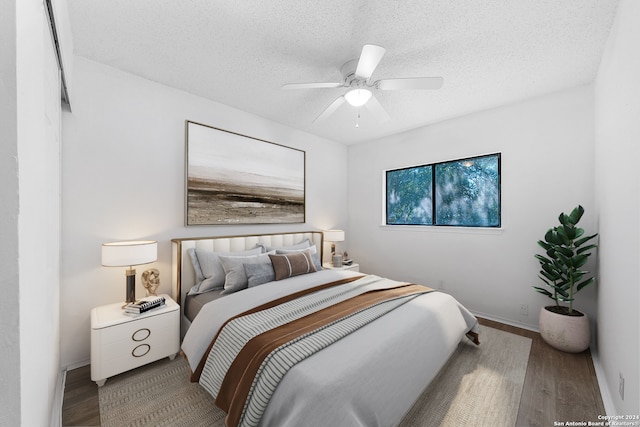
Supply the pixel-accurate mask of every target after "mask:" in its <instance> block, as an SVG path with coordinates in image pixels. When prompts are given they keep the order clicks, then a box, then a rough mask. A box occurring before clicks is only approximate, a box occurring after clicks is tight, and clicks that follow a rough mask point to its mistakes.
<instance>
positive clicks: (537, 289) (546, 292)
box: [533, 286, 555, 299]
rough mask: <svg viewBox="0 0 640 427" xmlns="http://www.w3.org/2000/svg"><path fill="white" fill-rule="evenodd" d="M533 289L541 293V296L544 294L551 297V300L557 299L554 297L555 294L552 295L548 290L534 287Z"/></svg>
mask: <svg viewBox="0 0 640 427" xmlns="http://www.w3.org/2000/svg"><path fill="white" fill-rule="evenodd" d="M533 289H535V290H536V291H538V292H540V293H541V294H543V295H546V296H548V297H549V298H551V299H555V298H554V297H553V294H552V293H551V292H549V291H548V290H546V289H543V288H538V287H537V286H534V287H533Z"/></svg>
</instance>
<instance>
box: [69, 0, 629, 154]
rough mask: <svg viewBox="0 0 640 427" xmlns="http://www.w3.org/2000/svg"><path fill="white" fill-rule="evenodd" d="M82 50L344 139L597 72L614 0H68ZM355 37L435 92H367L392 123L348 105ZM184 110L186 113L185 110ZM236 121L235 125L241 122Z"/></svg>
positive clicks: (387, 67)
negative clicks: (311, 85)
mask: <svg viewBox="0 0 640 427" xmlns="http://www.w3.org/2000/svg"><path fill="white" fill-rule="evenodd" d="M68 2H69V12H70V17H71V26H72V32H73V42H74V47H75V53H76V54H77V55H80V56H83V57H86V58H89V59H92V60H95V61H98V62H101V63H104V64H107V65H110V66H113V67H116V68H119V69H122V70H124V71H127V72H130V73H133V74H136V75H139V76H142V77H145V78H147V79H149V80H153V81H156V82H159V83H163V84H165V85H168V86H172V87H175V88H178V89H182V90H184V91H187V92H190V93H193V94H196V95H199V96H202V97H204V98H209V99H212V100H215V101H217V102H220V103H223V104H226V105H229V106H232V107H235V108H238V109H240V110H243V111H247V112H250V113H253V114H256V115H258V116H262V117H265V118H268V119H271V120H274V121H276V122H280V123H283V124H285V125H288V126H291V127H294V128H298V129H301V130H304V131H306V132H309V133H312V134H316V135H319V136H322V137H325V138H328V139H331V140H335V141H340V142H344V143H347V144H351V143H357V142H362V141H367V140H371V139H375V138H378V137H381V136H385V135H390V134H394V133H397V132H401V131H404V130H409V129H413V128H416V127H420V126H424V125H426V124H430V123H434V122H437V121H441V120H445V119H448V118H452V117H456V116H460V115H463V114H467V113H470V112H473V111H478V110H482V109H487V108H491V107H496V106H499V105H503V104H507V103H511V102H515V101H518V100H521V99H524V98H528V97H532V96H536V95H542V94H545V93H550V92H554V91H557V90H561V89H564V88H569V87H574V86H578V85H582V84H586V83H589V82H591V81H593V79H594V78H595V75H596V72H597V69H598V64H599V63H600V58H601V55H602V51H603V48H604V44H605V41H606V39H607V36H608V34H609V30H610V28H611V24H612V22H613V18H614V14H615V10H616V7H617V4H618V0H482V1H478V0H357V1H345V0H340V1H338V0H322V1H317V0H304V1H303V0H273V1H250V0H235V1H232V0H228V1H226V0H225V1H222V0H191V1H179V0H135V1H132V0H109V1H105V0H68ZM364 44H377V45H380V46H383V47H385V48H386V49H387V53H386V55H385V56H384V57H383V58H382V61H381V63H380V65H379V66H378V68H377V69H376V71H375V73H374V75H373V78H372V80H378V79H384V78H394V77H417V76H442V77H444V86H443V87H442V88H441V89H440V90H437V91H428V90H424V91H417V90H416V91H412V90H403V91H384V92H382V91H376V92H375V93H374V95H375V96H376V97H377V98H378V100H379V101H380V103H381V104H382V105H383V107H384V108H385V110H386V111H387V113H388V114H389V115H390V116H391V120H388V121H386V122H383V123H378V122H376V121H375V120H374V118H373V117H371V115H370V114H369V113H368V111H367V110H366V109H361V118H360V126H359V127H358V128H356V127H355V124H356V118H357V110H356V108H354V107H351V106H349V105H347V104H346V103H345V104H343V105H342V106H341V107H340V108H339V109H338V110H337V111H336V112H335V113H334V114H333V115H332V116H331V117H330V118H328V119H327V120H325V121H321V122H316V123H314V122H313V120H314V119H315V118H316V117H317V116H318V115H319V114H320V113H321V112H322V111H323V110H324V109H325V108H326V107H327V106H328V105H329V104H330V103H331V102H332V101H333V100H334V99H335V98H337V97H338V96H340V95H341V94H342V93H344V91H345V90H344V88H337V89H336V88H334V89H311V90H282V89H281V85H282V84H284V83H297V82H325V81H326V82H339V81H341V79H342V77H341V75H340V71H339V70H340V67H341V66H342V65H343V64H344V63H345V62H346V61H348V60H350V59H353V58H357V57H358V55H359V54H360V51H361V49H362V46H363V45H364ZM185 119H188V117H187V118H185ZM236 130H237V129H236Z"/></svg>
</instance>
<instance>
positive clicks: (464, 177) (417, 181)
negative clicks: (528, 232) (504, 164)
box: [386, 153, 500, 227]
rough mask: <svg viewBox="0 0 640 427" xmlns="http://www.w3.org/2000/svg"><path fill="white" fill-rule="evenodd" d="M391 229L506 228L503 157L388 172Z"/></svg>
mask: <svg viewBox="0 0 640 427" xmlns="http://www.w3.org/2000/svg"><path fill="white" fill-rule="evenodd" d="M386 224H388V225H439V226H458V227H500V153H497V154H490V155H486V156H480V157H471V158H468V159H460V160H453V161H449V162H441V163H434V164H430V165H421V166H414V167H409V168H403V169H394V170H389V171H386Z"/></svg>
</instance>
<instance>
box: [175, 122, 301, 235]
mask: <svg viewBox="0 0 640 427" xmlns="http://www.w3.org/2000/svg"><path fill="white" fill-rule="evenodd" d="M185 127H186V129H185V133H186V137H185V139H186V156H185V157H186V166H185V169H186V179H185V181H186V190H185V195H186V197H185V198H186V200H185V206H186V209H185V222H186V225H231V224H234V225H236V224H290V223H303V222H305V160H306V159H305V152H304V151H302V150H298V149H295V148H290V147H285V146H283V145H279V144H275V143H273V142H269V141H264V140H261V139H257V138H252V137H249V136H246V135H241V134H238V133H235V132H229V131H226V130H223V129H218V128H215V127H211V126H206V125H203V124H200V123H195V122H191V121H186V124H185Z"/></svg>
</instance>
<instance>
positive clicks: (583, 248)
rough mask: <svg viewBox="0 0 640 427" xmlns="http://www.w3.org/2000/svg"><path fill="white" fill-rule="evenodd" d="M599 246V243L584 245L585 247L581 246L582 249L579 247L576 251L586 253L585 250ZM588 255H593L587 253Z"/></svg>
mask: <svg viewBox="0 0 640 427" xmlns="http://www.w3.org/2000/svg"><path fill="white" fill-rule="evenodd" d="M597 247H598V246H597V245H587V246H583V247H581V248H580V249H578V250H577V251H576V253H578V254H581V253H584V252H586V251H589V250H591V249H595V248H597ZM586 255H591V254H586Z"/></svg>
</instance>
